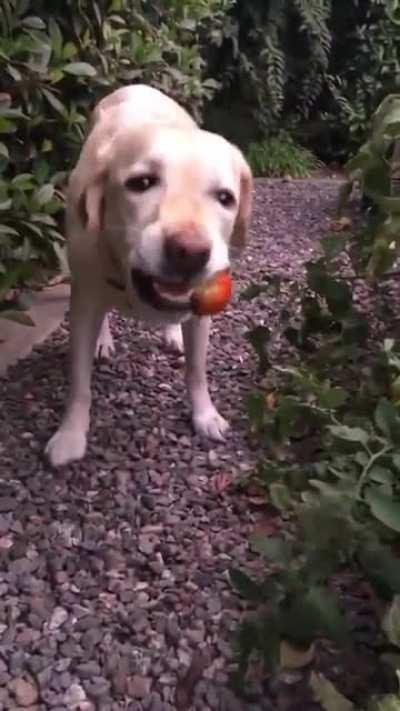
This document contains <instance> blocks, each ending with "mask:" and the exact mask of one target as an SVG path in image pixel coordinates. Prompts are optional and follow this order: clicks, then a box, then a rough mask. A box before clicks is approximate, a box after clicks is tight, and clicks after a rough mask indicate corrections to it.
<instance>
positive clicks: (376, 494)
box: [366, 487, 400, 533]
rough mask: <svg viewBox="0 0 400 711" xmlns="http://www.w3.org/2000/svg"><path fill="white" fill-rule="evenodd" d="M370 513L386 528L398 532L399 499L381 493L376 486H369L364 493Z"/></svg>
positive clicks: (399, 528) (399, 516)
mask: <svg viewBox="0 0 400 711" xmlns="http://www.w3.org/2000/svg"><path fill="white" fill-rule="evenodd" d="M366 499H367V503H368V504H369V507H370V509H371V513H372V514H373V516H375V518H377V519H378V521H380V522H381V523H383V524H384V525H385V526H387V527H388V528H390V529H392V530H393V531H397V532H398V533H400V501H393V499H392V497H391V496H386V494H382V493H381V492H380V491H379V489H378V488H377V487H370V488H369V489H368V491H367V494H366Z"/></svg>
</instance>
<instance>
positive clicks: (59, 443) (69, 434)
mask: <svg viewBox="0 0 400 711" xmlns="http://www.w3.org/2000/svg"><path fill="white" fill-rule="evenodd" d="M85 452H86V435H85V434H83V433H82V432H75V431H72V430H63V429H59V430H58V431H57V432H56V433H55V434H54V435H53V436H52V438H51V439H50V440H49V441H48V443H47V446H46V449H45V454H46V457H47V459H48V460H49V462H50V464H51V465H52V466H53V467H61V466H63V465H64V464H68V463H69V462H73V461H75V460H77V459H82V457H83V456H84V454H85Z"/></svg>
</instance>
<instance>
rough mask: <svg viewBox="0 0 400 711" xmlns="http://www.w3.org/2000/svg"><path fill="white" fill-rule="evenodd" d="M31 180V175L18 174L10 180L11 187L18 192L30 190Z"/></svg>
mask: <svg viewBox="0 0 400 711" xmlns="http://www.w3.org/2000/svg"><path fill="white" fill-rule="evenodd" d="M33 180H34V178H33V175H32V173H19V174H18V175H16V176H15V177H14V178H13V179H12V181H11V185H12V186H13V187H14V188H19V189H20V190H30V189H31V188H32V187H33Z"/></svg>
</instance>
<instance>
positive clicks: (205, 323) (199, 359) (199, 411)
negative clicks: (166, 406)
mask: <svg viewBox="0 0 400 711" xmlns="http://www.w3.org/2000/svg"><path fill="white" fill-rule="evenodd" d="M210 326H211V319H210V318H209V317H208V316H207V317H203V318H197V317H195V318H191V319H190V320H189V321H185V322H184V323H183V324H182V331H183V343H184V348H185V358H186V385H187V389H188V395H189V400H190V404H191V406H192V419H193V426H194V428H195V430H196V432H198V434H200V435H205V436H206V437H211V439H215V440H223V439H224V433H225V432H226V430H227V429H228V426H229V425H228V423H227V422H226V420H224V418H223V417H221V415H220V414H219V413H218V411H217V410H216V408H215V406H214V405H213V403H212V400H211V397H210V393H209V390H208V383H207V370H206V368H207V349H208V339H209V333H210Z"/></svg>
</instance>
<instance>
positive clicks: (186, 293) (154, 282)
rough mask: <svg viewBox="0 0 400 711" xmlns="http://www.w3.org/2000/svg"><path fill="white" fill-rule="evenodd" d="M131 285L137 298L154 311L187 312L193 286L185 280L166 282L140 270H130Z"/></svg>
mask: <svg viewBox="0 0 400 711" xmlns="http://www.w3.org/2000/svg"><path fill="white" fill-rule="evenodd" d="M131 277H132V283H133V285H134V287H135V289H136V290H137V292H138V294H139V297H140V298H141V299H142V300H143V301H146V302H147V303H148V304H150V306H153V307H154V308H156V309H160V310H163V311H165V310H168V311H189V310H190V309H191V297H192V293H193V285H192V284H191V283H190V282H189V281H185V280H174V281H173V280H167V279H165V280H164V279H160V278H159V277H153V276H151V275H150V274H146V273H145V272H142V271H141V270H140V269H132V272H131Z"/></svg>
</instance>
